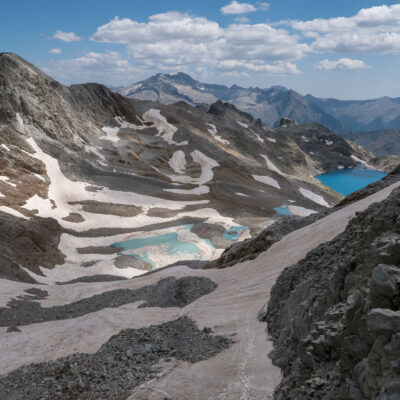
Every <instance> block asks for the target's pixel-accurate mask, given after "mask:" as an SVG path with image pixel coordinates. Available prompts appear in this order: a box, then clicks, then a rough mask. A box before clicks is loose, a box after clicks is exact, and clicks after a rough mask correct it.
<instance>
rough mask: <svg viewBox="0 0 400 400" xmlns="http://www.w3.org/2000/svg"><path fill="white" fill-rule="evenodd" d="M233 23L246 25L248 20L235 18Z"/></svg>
mask: <svg viewBox="0 0 400 400" xmlns="http://www.w3.org/2000/svg"><path fill="white" fill-rule="evenodd" d="M235 22H238V23H239V24H247V23H248V22H250V20H249V19H248V18H247V17H236V18H235Z"/></svg>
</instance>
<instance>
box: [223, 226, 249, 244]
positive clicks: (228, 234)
mask: <svg viewBox="0 0 400 400" xmlns="http://www.w3.org/2000/svg"><path fill="white" fill-rule="evenodd" d="M248 229H249V227H248V226H233V227H232V228H229V229H228V230H227V231H225V232H224V233H223V234H222V237H224V238H225V239H228V240H232V241H233V242H235V241H236V240H238V239H239V237H240V234H241V233H242V232H243V231H247V230H248Z"/></svg>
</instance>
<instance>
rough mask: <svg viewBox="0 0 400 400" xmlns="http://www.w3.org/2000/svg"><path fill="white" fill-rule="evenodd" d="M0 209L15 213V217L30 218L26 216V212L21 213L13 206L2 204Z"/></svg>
mask: <svg viewBox="0 0 400 400" xmlns="http://www.w3.org/2000/svg"><path fill="white" fill-rule="evenodd" d="M0 211H3V212H5V213H7V214H11V215H14V216H15V217H19V218H24V219H29V218H28V217H26V216H25V215H24V214H21V213H20V212H19V211H17V210H14V209H13V208H10V207H6V206H0Z"/></svg>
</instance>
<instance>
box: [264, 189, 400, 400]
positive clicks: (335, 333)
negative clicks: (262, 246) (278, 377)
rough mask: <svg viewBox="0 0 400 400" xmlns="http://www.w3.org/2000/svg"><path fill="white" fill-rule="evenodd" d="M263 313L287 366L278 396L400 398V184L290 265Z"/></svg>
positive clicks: (277, 356)
mask: <svg viewBox="0 0 400 400" xmlns="http://www.w3.org/2000/svg"><path fill="white" fill-rule="evenodd" d="M259 318H260V319H261V320H263V321H267V323H268V332H269V333H270V334H271V336H272V339H273V342H274V350H273V352H272V353H271V358H272V360H273V362H274V364H275V365H277V366H279V367H280V368H281V369H282V371H283V378H282V381H281V384H280V385H279V387H278V388H277V390H276V393H275V397H274V398H275V399H278V400H283V399H285V400H291V399H293V400H294V399H302V400H303V399H304V400H306V399H310V400H311V399H321V400H334V399H335V400H336V399H346V400H365V399H380V400H395V399H398V398H399V393H400V391H399V383H398V382H399V381H398V377H399V372H400V190H399V189H397V190H396V191H394V192H393V193H392V195H391V196H390V197H389V198H388V199H387V200H386V201H384V202H381V203H376V204H373V205H372V206H370V207H369V209H368V210H366V211H365V212H362V213H359V214H358V216H357V217H355V218H354V219H353V220H352V221H351V222H350V223H349V225H348V227H347V229H346V230H345V232H343V233H342V234H341V235H339V236H338V237H337V238H336V239H334V240H333V241H332V242H329V243H325V244H323V245H321V246H319V247H318V248H317V249H315V250H314V251H312V252H310V253H309V254H308V255H307V257H306V258H305V259H304V260H302V261H300V262H299V263H298V264H296V265H294V266H293V267H290V268H287V269H286V270H284V272H283V273H282V274H281V275H280V276H279V278H278V280H277V282H276V284H275V285H274V287H273V289H272V292H271V298H270V301H269V304H268V310H267V312H266V313H265V314H261V315H260V316H259Z"/></svg>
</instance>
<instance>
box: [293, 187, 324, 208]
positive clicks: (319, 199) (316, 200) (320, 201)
mask: <svg viewBox="0 0 400 400" xmlns="http://www.w3.org/2000/svg"><path fill="white" fill-rule="evenodd" d="M299 190H300V193H301V194H302V195H303V196H304V197H306V198H307V199H310V200H311V201H313V202H314V203H317V204H320V205H321V206H324V207H330V205H329V204H328V203H327V202H326V200H325V199H324V198H323V197H322V196H320V195H319V194H316V193H314V192H312V191H311V190H307V189H304V188H300V189H299Z"/></svg>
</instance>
